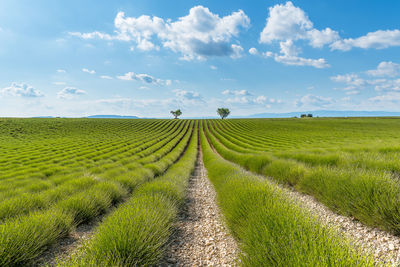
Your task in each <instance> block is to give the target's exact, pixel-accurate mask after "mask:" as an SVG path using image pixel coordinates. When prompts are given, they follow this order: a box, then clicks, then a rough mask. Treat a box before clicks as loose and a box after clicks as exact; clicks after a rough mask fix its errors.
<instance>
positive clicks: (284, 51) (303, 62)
mask: <svg viewBox="0 0 400 267" xmlns="http://www.w3.org/2000/svg"><path fill="white" fill-rule="evenodd" d="M280 48H281V54H276V53H272V52H270V51H268V52H265V53H263V56H264V57H272V58H274V60H275V61H276V62H280V63H282V64H285V65H292V66H311V67H314V68H318V69H322V68H328V67H330V65H329V64H328V63H327V62H326V60H325V59H323V58H319V59H311V58H303V57H299V56H298V54H299V52H300V49H298V48H297V47H296V46H295V45H294V44H293V41H292V40H287V41H285V42H280Z"/></svg>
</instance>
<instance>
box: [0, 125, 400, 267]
mask: <svg viewBox="0 0 400 267" xmlns="http://www.w3.org/2000/svg"><path fill="white" fill-rule="evenodd" d="M399 132H400V119H397V118H330V119H327V118H312V119H310V118H306V119H238V120H125V119H124V120H113V119H62V118H57V119H0V266H16V265H30V264H33V263H35V261H36V260H37V259H38V258H40V257H41V255H43V253H44V252H45V251H46V250H47V249H48V248H49V247H50V246H51V245H52V244H55V243H57V241H58V240H60V239H62V238H63V237H65V236H68V235H69V234H70V233H71V232H72V231H74V229H75V228H76V227H77V226H79V225H81V224H85V223H87V222H90V221H92V220H94V219H95V218H98V217H99V216H101V215H102V216H104V219H103V220H102V221H101V222H100V223H99V225H97V226H96V228H95V229H94V232H93V237H92V238H91V239H90V240H88V241H87V242H86V243H85V244H84V246H83V247H82V249H81V250H80V251H79V252H78V253H76V254H74V255H73V256H72V257H71V258H68V260H64V261H59V263H58V265H60V266H137V265H140V266H153V265H157V264H158V263H159V262H160V260H161V259H162V258H163V255H164V253H165V251H166V247H167V246H168V240H169V238H170V236H171V235H172V234H173V232H174V225H175V221H176V220H177V216H178V213H179V210H180V209H181V208H182V204H183V203H184V200H185V194H186V191H187V188H188V181H189V178H190V176H191V174H192V172H193V170H194V166H195V162H196V158H197V155H198V151H199V148H201V150H202V152H203V159H204V163H205V167H206V168H207V171H208V175H209V179H210V180H211V182H212V183H213V185H214V187H215V190H216V192H217V198H218V205H219V206H220V208H221V211H222V213H223V215H224V218H225V221H226V224H227V226H228V228H229V230H230V232H231V233H232V235H233V236H234V237H235V239H236V240H237V242H238V244H239V247H240V249H241V251H242V253H241V255H239V257H240V258H241V260H242V261H241V263H242V264H243V265H245V266H262V265H265V266H376V264H377V263H376V262H375V260H374V259H373V258H371V257H370V256H369V255H367V254H365V253H364V252H362V251H360V250H358V249H355V248H354V247H352V245H351V243H350V242H349V241H348V240H343V239H342V238H340V237H339V236H338V234H337V233H336V232H335V230H333V229H330V228H328V227H326V226H323V225H321V224H320V223H319V221H318V220H317V219H316V218H313V217H312V216H311V217H310V216H309V215H308V213H306V212H305V211H304V210H303V209H302V207H300V206H299V205H298V204H297V203H294V202H293V201H291V200H290V199H289V198H288V196H287V195H286V194H285V192H284V191H283V190H281V189H280V187H279V186H278V185H275V184H274V183H273V182H271V181H270V179H271V180H272V181H276V182H278V184H283V185H289V186H293V187H294V188H295V189H296V190H298V191H301V192H304V193H306V194H309V195H312V196H314V197H315V198H316V199H317V200H319V201H320V202H321V203H323V204H325V205H326V206H328V207H329V208H331V209H332V210H334V211H336V212H338V213H340V214H344V215H346V216H353V217H355V218H356V219H358V220H359V221H360V222H362V223H363V224H365V225H370V226H373V227H378V228H381V229H383V230H385V231H388V232H391V233H394V234H400V185H399V183H398V180H399V178H400V172H399V171H400V143H399V142H398V141H399V139H400V137H399V135H398V133H399Z"/></svg>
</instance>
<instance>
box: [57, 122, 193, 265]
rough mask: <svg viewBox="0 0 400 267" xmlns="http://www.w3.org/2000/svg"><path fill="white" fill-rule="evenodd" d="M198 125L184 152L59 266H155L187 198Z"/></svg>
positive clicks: (140, 188)
mask: <svg viewBox="0 0 400 267" xmlns="http://www.w3.org/2000/svg"><path fill="white" fill-rule="evenodd" d="M197 136H198V135H197V127H195V128H194V130H193V136H192V138H191V141H190V143H189V145H188V147H187V150H186V152H185V154H184V155H183V156H182V157H181V158H180V159H179V160H178V162H177V163H175V164H174V165H172V166H171V167H170V168H169V169H168V170H167V172H166V173H165V174H164V175H162V176H160V177H158V178H157V179H155V180H153V181H151V182H149V183H146V184H144V185H142V186H140V187H139V188H138V190H137V191H136V192H135V194H134V195H133V196H132V198H131V199H130V200H129V201H127V202H126V203H125V204H124V205H123V206H122V207H120V208H118V209H117V210H116V211H115V212H113V213H112V214H111V215H110V216H108V217H107V218H106V220H105V221H104V222H103V223H102V224H101V225H100V226H99V227H98V228H97V229H96V232H95V234H94V237H93V239H91V240H90V241H89V242H88V243H87V244H86V245H85V247H84V249H83V250H82V251H80V252H79V253H77V254H76V255H75V256H73V257H72V259H71V258H70V259H67V260H65V261H64V262H60V263H59V265H60V266H155V265H157V264H159V262H160V260H161V259H162V257H163V254H164V250H165V248H166V245H167V244H168V240H169V237H170V235H171V233H172V231H173V225H174V222H175V220H176V218H177V212H178V210H179V208H180V206H181V205H182V204H183V202H184V198H185V192H186V189H187V185H188V180H189V177H190V175H191V173H192V172H193V170H194V165H195V161H196V154H197V140H198V138H197Z"/></svg>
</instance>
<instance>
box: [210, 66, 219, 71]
mask: <svg viewBox="0 0 400 267" xmlns="http://www.w3.org/2000/svg"><path fill="white" fill-rule="evenodd" d="M210 69H212V70H217V69H218V68H217V67H216V66H214V65H211V66H210Z"/></svg>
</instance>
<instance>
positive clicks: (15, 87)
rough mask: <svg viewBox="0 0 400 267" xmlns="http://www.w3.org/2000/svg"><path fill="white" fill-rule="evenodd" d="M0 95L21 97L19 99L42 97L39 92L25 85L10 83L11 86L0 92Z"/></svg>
mask: <svg viewBox="0 0 400 267" xmlns="http://www.w3.org/2000/svg"><path fill="white" fill-rule="evenodd" d="M0 94H1V95H8V96H21V97H42V96H44V95H43V93H41V92H40V91H39V90H37V89H35V88H33V87H32V86H30V85H28V84H25V83H15V82H14V83H12V84H11V86H9V87H5V88H3V89H1V90H0Z"/></svg>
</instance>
